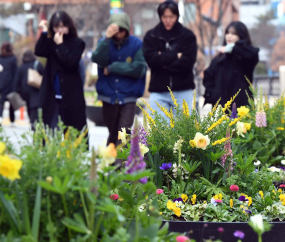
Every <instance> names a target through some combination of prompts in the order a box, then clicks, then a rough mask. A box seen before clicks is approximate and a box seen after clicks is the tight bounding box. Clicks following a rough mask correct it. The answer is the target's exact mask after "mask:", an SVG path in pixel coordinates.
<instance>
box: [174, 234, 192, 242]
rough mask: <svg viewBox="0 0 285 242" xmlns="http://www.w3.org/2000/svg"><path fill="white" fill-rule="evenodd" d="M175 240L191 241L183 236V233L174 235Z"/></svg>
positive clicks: (180, 241)
mask: <svg viewBox="0 0 285 242" xmlns="http://www.w3.org/2000/svg"><path fill="white" fill-rule="evenodd" d="M176 241H178V242H187V241H189V242H190V241H191V240H190V239H189V238H188V237H186V236H184V235H179V236H177V237H176Z"/></svg>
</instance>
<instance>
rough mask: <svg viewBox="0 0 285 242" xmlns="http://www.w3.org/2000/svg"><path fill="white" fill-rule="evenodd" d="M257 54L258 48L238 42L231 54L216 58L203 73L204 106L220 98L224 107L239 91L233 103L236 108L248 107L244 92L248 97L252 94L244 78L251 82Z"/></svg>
mask: <svg viewBox="0 0 285 242" xmlns="http://www.w3.org/2000/svg"><path fill="white" fill-rule="evenodd" d="M258 52H259V49H258V48H255V47H253V46H251V45H247V44H245V41H242V40H240V41H238V42H237V43H236V44H235V46H234V48H233V50H232V53H227V54H221V55H218V56H216V57H215V58H214V59H213V60H212V63H211V65H210V67H209V68H208V69H207V70H205V72H204V80H203V85H204V86H205V88H206V91H205V95H204V97H205V102H204V104H206V103H210V104H212V105H214V104H215V103H216V102H217V101H218V99H219V98H221V101H220V104H221V105H224V104H225V103H226V102H227V101H229V100H230V99H231V97H233V96H234V95H235V94H236V93H237V92H238V90H239V89H241V91H240V93H239V95H238V96H237V97H236V99H235V101H234V102H235V103H236V104H237V107H240V106H245V105H248V97H247V95H246V91H247V93H248V94H249V95H250V96H252V93H251V91H250V90H249V83H248V82H247V80H246V78H245V76H246V77H247V78H248V79H249V80H250V81H251V82H252V80H253V71H254V68H255V66H256V64H257V63H258Z"/></svg>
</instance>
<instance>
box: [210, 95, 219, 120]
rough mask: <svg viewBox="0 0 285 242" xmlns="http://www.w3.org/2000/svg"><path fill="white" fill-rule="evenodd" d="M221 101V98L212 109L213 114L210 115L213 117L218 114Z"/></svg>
mask: <svg viewBox="0 0 285 242" xmlns="http://www.w3.org/2000/svg"><path fill="white" fill-rule="evenodd" d="M220 101H221V98H220V99H219V100H218V101H217V102H216V104H215V106H214V107H213V108H212V112H209V114H210V115H211V116H214V113H215V112H216V110H217V107H218V105H219V102H220Z"/></svg>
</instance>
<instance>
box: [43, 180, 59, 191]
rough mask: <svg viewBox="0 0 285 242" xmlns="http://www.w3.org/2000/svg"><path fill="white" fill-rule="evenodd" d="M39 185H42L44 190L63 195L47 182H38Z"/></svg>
mask: <svg viewBox="0 0 285 242" xmlns="http://www.w3.org/2000/svg"><path fill="white" fill-rule="evenodd" d="M38 185H40V186H41V187H42V188H44V189H46V190H47V191H51V192H54V193H58V194H61V191H60V190H59V189H58V188H56V187H54V186H52V185H50V184H49V183H47V182H45V181H38Z"/></svg>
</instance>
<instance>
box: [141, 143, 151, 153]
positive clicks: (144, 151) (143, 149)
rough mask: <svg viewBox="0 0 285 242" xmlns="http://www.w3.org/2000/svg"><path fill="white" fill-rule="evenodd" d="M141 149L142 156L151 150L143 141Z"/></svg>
mask: <svg viewBox="0 0 285 242" xmlns="http://www.w3.org/2000/svg"><path fill="white" fill-rule="evenodd" d="M140 150H141V155H142V156H144V155H145V154H146V153H147V152H149V148H147V147H146V146H145V145H144V144H141V143H140Z"/></svg>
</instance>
